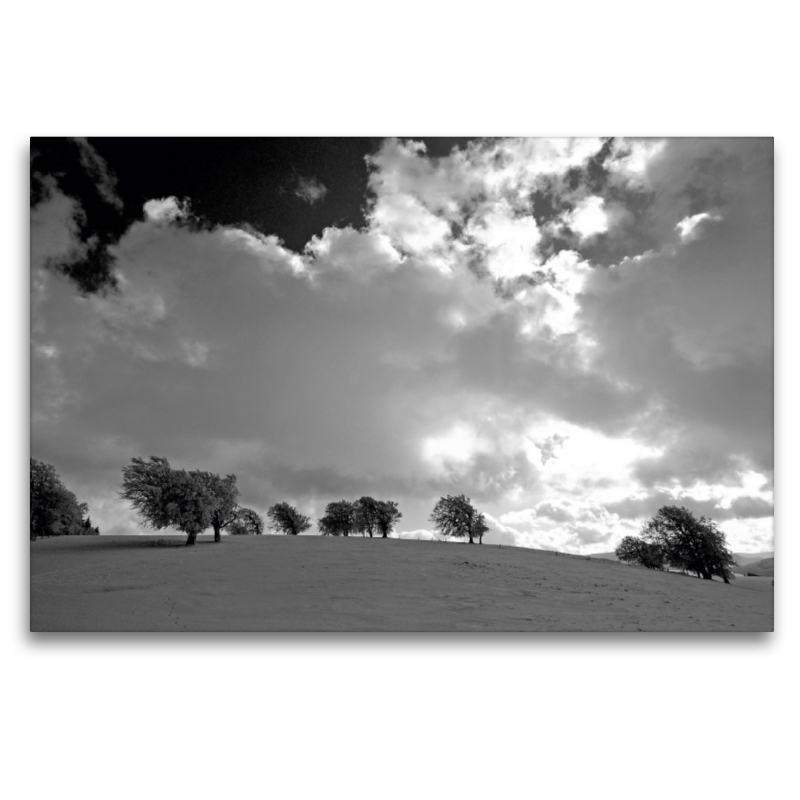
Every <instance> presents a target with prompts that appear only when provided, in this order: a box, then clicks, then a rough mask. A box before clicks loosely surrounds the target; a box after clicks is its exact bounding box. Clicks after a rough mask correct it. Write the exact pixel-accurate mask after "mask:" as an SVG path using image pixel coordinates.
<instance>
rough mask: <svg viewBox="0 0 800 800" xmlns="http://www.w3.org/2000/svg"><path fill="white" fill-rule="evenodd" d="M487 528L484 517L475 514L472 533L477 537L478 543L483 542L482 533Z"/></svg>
mask: <svg viewBox="0 0 800 800" xmlns="http://www.w3.org/2000/svg"><path fill="white" fill-rule="evenodd" d="M488 530H489V526H488V525H487V524H486V517H484V516H483V514H476V516H475V519H474V520H473V522H472V535H473V536H477V537H478V544H483V534H484V533H486V532H487V531H488Z"/></svg>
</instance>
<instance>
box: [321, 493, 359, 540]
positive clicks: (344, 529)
mask: <svg viewBox="0 0 800 800" xmlns="http://www.w3.org/2000/svg"><path fill="white" fill-rule="evenodd" d="M317 525H318V527H319V530H320V533H322V535H323V536H349V535H350V534H351V533H352V532H353V531H354V530H355V529H356V504H355V503H351V502H350V501H349V500H335V501H334V502H333V503H328V505H327V506H325V516H324V517H322V518H321V519H319V520H317Z"/></svg>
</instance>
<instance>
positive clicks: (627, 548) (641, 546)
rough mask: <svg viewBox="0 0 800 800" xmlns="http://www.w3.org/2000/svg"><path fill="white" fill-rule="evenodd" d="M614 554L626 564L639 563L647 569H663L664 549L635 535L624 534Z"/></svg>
mask: <svg viewBox="0 0 800 800" xmlns="http://www.w3.org/2000/svg"><path fill="white" fill-rule="evenodd" d="M614 554H615V555H616V557H617V558H618V559H619V560H620V561H625V562H627V563H628V564H641V565H642V566H643V567H647V568H648V569H664V551H663V550H662V549H661V546H660V545H657V544H652V543H650V542H646V541H645V540H644V539H640V538H639V537H637V536H626V537H625V538H624V539H623V540H622V541H621V542H620V543H619V545H618V546H617V549H616V550H615V551H614Z"/></svg>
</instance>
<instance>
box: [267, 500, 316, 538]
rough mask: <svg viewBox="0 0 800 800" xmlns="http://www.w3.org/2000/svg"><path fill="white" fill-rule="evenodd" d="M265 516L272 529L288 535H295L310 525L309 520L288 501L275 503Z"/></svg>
mask: <svg viewBox="0 0 800 800" xmlns="http://www.w3.org/2000/svg"><path fill="white" fill-rule="evenodd" d="M267 516H268V517H269V519H270V522H271V523H272V527H273V529H275V530H276V531H280V532H281V533H284V534H287V535H289V536H297V535H298V534H300V533H302V532H303V531H307V530H308V529H309V528H310V527H311V520H310V519H309V518H308V517H307V516H306V515H305V514H301V513H300V512H299V511H298V510H297V509H296V508H295V507H294V506H290V505H289V504H288V503H276V504H275V505H274V506H272V508H270V510H269V511H267Z"/></svg>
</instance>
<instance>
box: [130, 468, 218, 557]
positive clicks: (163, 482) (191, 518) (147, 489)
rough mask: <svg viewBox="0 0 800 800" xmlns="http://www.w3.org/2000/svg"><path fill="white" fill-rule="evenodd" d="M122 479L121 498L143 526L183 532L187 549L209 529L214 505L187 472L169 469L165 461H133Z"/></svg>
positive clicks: (202, 485) (204, 489)
mask: <svg viewBox="0 0 800 800" xmlns="http://www.w3.org/2000/svg"><path fill="white" fill-rule="evenodd" d="M122 478H123V479H122V491H121V492H120V497H121V498H122V499H123V500H127V501H128V502H130V504H131V505H132V506H133V508H135V509H136V510H137V511H138V512H139V513H140V514H141V515H142V516H143V517H144V520H145V525H149V526H150V527H151V528H155V529H156V530H160V529H161V528H176V529H177V530H179V531H183V532H184V533H186V534H187V537H188V538H187V539H186V544H187V545H193V544H194V543H195V540H196V539H197V535H198V534H199V533H201V532H202V531H204V530H205V529H206V528H208V527H209V526H210V525H211V511H212V506H213V503H212V502H211V498H210V497H209V492H208V489H207V488H206V486H205V485H204V484H203V483H202V482H201V481H198V480H196V479H195V478H194V477H192V476H191V475H190V474H189V473H188V472H186V470H182V469H181V470H177V469H172V467H170V465H169V461H167V459H166V458H161V457H160V456H150V460H149V461H145V460H144V459H141V458H133V459H132V460H131V463H130V464H129V465H128V466H126V467H123V468H122Z"/></svg>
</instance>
